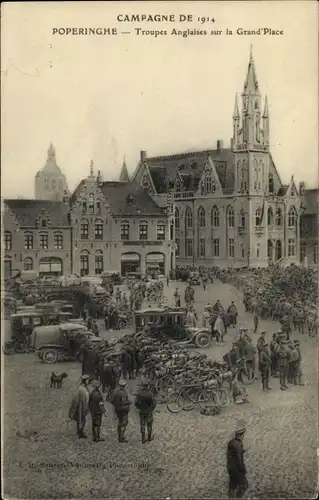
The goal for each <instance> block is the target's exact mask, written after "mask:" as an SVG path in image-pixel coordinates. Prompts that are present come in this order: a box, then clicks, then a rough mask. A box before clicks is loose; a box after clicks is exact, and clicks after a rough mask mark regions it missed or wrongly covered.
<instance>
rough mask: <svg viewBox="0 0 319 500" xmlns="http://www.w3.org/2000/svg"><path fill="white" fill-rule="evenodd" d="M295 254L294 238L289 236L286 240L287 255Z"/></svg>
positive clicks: (292, 255)
mask: <svg viewBox="0 0 319 500" xmlns="http://www.w3.org/2000/svg"><path fill="white" fill-rule="evenodd" d="M294 256H295V240H294V239H293V238H289V240H288V257H294Z"/></svg>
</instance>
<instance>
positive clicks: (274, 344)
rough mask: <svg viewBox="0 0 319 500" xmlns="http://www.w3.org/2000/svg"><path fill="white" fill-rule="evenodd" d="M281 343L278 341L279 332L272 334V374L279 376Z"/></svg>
mask: <svg viewBox="0 0 319 500" xmlns="http://www.w3.org/2000/svg"><path fill="white" fill-rule="evenodd" d="M278 347H279V344H278V342H277V333H273V334H272V340H271V342H270V360H271V365H270V366H271V376H272V377H277V351H278Z"/></svg>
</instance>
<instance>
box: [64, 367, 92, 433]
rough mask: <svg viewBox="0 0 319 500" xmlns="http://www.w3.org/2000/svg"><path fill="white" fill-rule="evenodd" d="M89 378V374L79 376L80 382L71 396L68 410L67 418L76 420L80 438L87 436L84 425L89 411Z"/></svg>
mask: <svg viewBox="0 0 319 500" xmlns="http://www.w3.org/2000/svg"><path fill="white" fill-rule="evenodd" d="M89 379H90V377H89V375H82V376H81V384H80V385H79V387H78V389H77V391H76V393H75V394H74V396H73V398H72V402H71V406H70V410H69V418H70V419H71V420H74V421H75V422H76V425H77V433H78V436H79V438H80V439H83V438H87V436H86V435H85V434H84V426H85V420H86V416H87V414H88V412H89V406H88V404H89V390H88V388H87V386H88V383H89Z"/></svg>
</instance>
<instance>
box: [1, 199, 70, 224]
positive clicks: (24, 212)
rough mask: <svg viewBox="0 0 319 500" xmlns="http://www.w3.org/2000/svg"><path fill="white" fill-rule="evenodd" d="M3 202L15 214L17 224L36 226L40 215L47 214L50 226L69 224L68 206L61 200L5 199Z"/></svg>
mask: <svg viewBox="0 0 319 500" xmlns="http://www.w3.org/2000/svg"><path fill="white" fill-rule="evenodd" d="M4 203H5V204H6V205H7V207H8V208H9V209H10V211H11V212H12V213H13V214H14V215H15V217H16V218H17V220H18V222H19V224H20V225H21V226H26V227H34V226H36V223H37V220H38V219H39V217H41V215H45V216H48V219H49V220H50V222H51V227H65V226H69V225H70V223H69V206H68V204H67V203H63V202H62V201H47V200H20V199H12V200H10V199H7V200H4Z"/></svg>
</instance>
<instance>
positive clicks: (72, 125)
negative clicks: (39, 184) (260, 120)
mask: <svg viewBox="0 0 319 500" xmlns="http://www.w3.org/2000/svg"><path fill="white" fill-rule="evenodd" d="M119 14H122V15H123V14H128V15H132V14H163V15H164V14H171V15H174V16H175V17H176V18H177V21H176V22H174V23H172V22H171V23H165V22H162V23H159V22H142V23H133V22H126V23H124V22H122V23H120V22H119V21H118V20H117V16H118V15H119ZM180 14H183V15H192V16H193V21H192V22H183V23H181V22H179V20H178V16H179V15H180ZM198 17H205V18H209V22H207V23H206V24H200V23H199V22H198V21H197V19H198ZM212 18H214V19H215V22H212V21H211V19H212ZM99 27H101V28H117V30H118V34H117V35H105V36H97V35H95V36H94V35H90V36H80V35H78V36H77V35H74V36H72V35H53V29H54V28H59V29H60V28H99ZM262 27H268V28H269V29H273V30H283V32H284V34H283V35H278V36H276V35H268V34H267V35H237V34H236V30H237V29H238V28H243V29H245V30H252V29H255V30H256V29H258V28H262ZM1 28H2V29H1V46H2V50H1V56H2V57H1V75H2V86H1V92H2V95H1V97H2V112H1V128H2V143H1V146H2V147H1V160H2V183H1V184H2V196H4V197H10V198H13V197H18V196H19V197H24V198H32V197H33V196H34V176H35V174H36V173H37V172H38V171H39V170H40V169H41V168H42V167H43V166H44V164H45V160H46V155H47V149H48V146H49V144H50V142H51V141H52V143H53V144H54V146H55V148H56V156H57V162H58V165H59V166H60V168H61V169H62V171H63V172H64V173H65V175H66V176H67V179H68V183H69V188H70V189H71V190H73V189H74V188H75V186H76V185H77V183H78V182H79V181H80V180H81V179H82V178H84V177H85V176H87V175H88V173H89V164H90V160H91V159H92V160H93V161H94V167H95V169H96V170H100V171H101V174H102V178H103V179H104V180H116V179H117V178H118V175H119V173H120V169H121V165H122V162H123V158H124V157H125V158H126V164H127V167H128V170H129V172H130V173H133V172H134V171H135V169H136V166H137V163H138V160H139V156H140V150H146V152H147V154H148V155H149V156H156V155H160V154H174V153H178V152H184V151H189V150H201V149H209V148H214V147H215V145H216V141H217V140H219V139H221V140H223V141H224V145H225V146H228V145H229V144H230V137H231V135H232V114H233V108H234V99H235V93H236V92H237V93H238V95H239V98H240V94H241V92H242V90H243V84H244V79H245V76H246V72H247V65H248V59H249V51H250V45H251V44H252V46H253V56H254V60H255V67H256V72H257V78H258V81H259V88H260V91H261V93H262V96H263V97H264V96H265V94H267V96H268V103H269V113H270V148H271V152H272V155H273V158H274V161H275V164H276V166H277V169H278V171H279V173H280V175H281V178H282V181H283V182H284V183H287V182H289V181H290V178H291V175H294V178H295V180H296V182H297V183H298V182H299V181H305V182H306V185H307V186H308V187H316V186H317V183H318V89H317V85H318V44H317V33H318V15H317V3H316V2H312V1H305V2H303V1H302V2H298V1H285V2H280V1H276V2H263V1H262V2H259V1H258V2H253V1H252V2H251V1H249V2H227V1H226V2H158V3H156V2H145V3H143V2H131V3H125V2H100V3H95V2H79V3H75V2H74V3H73V2H72V3H68V2H61V3H54V4H53V3H50V2H45V3H41V2H36V3H32V2H30V3H29V2H27V3H24V4H23V3H4V4H2V19H1ZM135 28H142V29H144V30H149V31H155V30H157V31H160V30H166V31H167V33H168V34H167V35H166V36H165V35H160V36H157V37H156V38H155V37H154V36H152V35H137V34H136V32H135V31H134V30H135ZM174 28H175V29H176V30H187V29H190V30H194V29H197V30H206V31H207V32H208V35H206V36H205V35H197V36H196V35H193V36H188V37H182V36H178V35H171V34H170V33H171V31H172V30H173V29H174ZM226 28H228V29H229V30H233V33H234V35H233V36H229V35H228V36H227V35H225V30H226ZM211 30H222V31H223V33H222V35H210V32H211ZM122 31H130V34H126V35H125V34H121V32H122Z"/></svg>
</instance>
